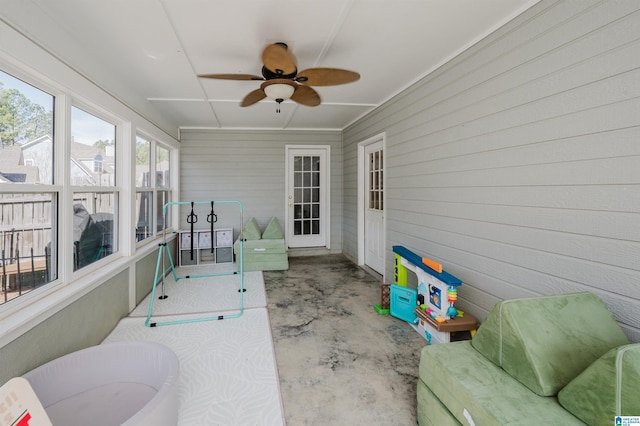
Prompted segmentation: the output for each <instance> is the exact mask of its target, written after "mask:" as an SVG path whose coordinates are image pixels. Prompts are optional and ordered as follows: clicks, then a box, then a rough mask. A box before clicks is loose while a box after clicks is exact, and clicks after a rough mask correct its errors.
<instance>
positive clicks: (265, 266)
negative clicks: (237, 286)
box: [233, 217, 289, 272]
mask: <svg viewBox="0 0 640 426" xmlns="http://www.w3.org/2000/svg"><path fill="white" fill-rule="evenodd" d="M240 241H242V246H243V247H242V253H243V261H244V270H245V271H247V272H248V271H283V270H286V269H289V256H288V254H287V247H286V243H285V240H284V232H282V228H281V227H280V223H279V222H278V219H276V218H275V217H273V218H271V220H270V221H269V224H268V225H267V227H266V228H265V230H264V232H260V227H259V226H258V222H257V221H256V219H255V218H251V219H249V221H248V222H247V223H246V225H245V226H244V228H243V229H242V233H241V234H240V236H239V237H238V239H237V240H236V242H235V243H234V245H233V251H234V253H235V255H236V261H238V259H239V258H240Z"/></svg>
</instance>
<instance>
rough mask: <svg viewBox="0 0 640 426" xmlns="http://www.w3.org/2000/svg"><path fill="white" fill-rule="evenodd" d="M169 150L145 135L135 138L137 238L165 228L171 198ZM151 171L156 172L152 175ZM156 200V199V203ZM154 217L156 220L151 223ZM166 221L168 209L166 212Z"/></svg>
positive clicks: (141, 238) (146, 236)
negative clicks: (167, 205)
mask: <svg viewBox="0 0 640 426" xmlns="http://www.w3.org/2000/svg"><path fill="white" fill-rule="evenodd" d="M169 169H170V151H169V150H168V149H167V148H165V147H163V146H162V145H160V144H159V143H157V142H156V141H150V140H149V139H147V138H145V137H143V136H137V138H136V220H137V226H136V241H142V240H144V239H146V238H148V237H150V236H152V235H153V229H154V223H155V230H156V232H161V231H162V230H163V229H164V221H165V217H164V214H163V208H164V205H165V204H166V203H167V202H169V200H170V199H171V192H170V185H171V180H170V175H169ZM152 170H155V173H154V174H152V172H151V171H152ZM154 200H155V202H154ZM153 218H155V222H152V220H153ZM167 222H168V223H170V221H169V212H168V211H167Z"/></svg>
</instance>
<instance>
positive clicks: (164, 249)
mask: <svg viewBox="0 0 640 426" xmlns="http://www.w3.org/2000/svg"><path fill="white" fill-rule="evenodd" d="M216 203H218V204H236V205H237V206H238V209H239V216H240V227H239V229H240V230H241V231H242V226H243V217H242V203H241V202H240V201H235V200H222V201H216ZM183 204H190V205H191V206H192V209H193V206H194V205H197V204H211V206H212V209H213V201H172V202H169V203H167V204H165V205H164V208H163V209H162V214H163V217H164V224H165V225H164V226H165V228H164V229H163V241H162V243H161V244H159V246H160V248H159V250H158V260H157V262H156V273H155V277H154V279H153V289H152V290H151V300H150V303H149V312H148V313H147V320H146V321H145V323H144V325H145V326H147V327H160V326H163V325H175V324H187V323H193V322H203V321H219V320H223V319H230V318H238V317H240V316H242V314H243V313H244V293H245V288H244V260H243V253H244V250H243V248H244V247H243V246H244V242H243V240H242V238H240V255H239V256H238V257H239V259H238V272H221V273H213V274H201V275H184V276H178V274H177V273H176V269H175V265H174V262H173V257H172V256H171V250H169V248H168V246H167V232H166V227H167V220H166V219H167V208H168V207H169V206H172V205H183ZM216 219H217V217H216ZM212 228H213V224H212ZM211 238H212V239H213V238H214V235H213V233H212V234H211ZM192 241H193V240H192ZM165 253H166V254H167V258H168V259H169V268H168V269H166V268H165V264H164V258H165V256H164V254H165ZM161 265H162V270H161V269H160V266H161ZM169 271H171V273H172V274H173V279H174V280H175V281H176V282H178V281H179V280H182V279H185V278H206V277H219V276H225V275H239V276H240V288H239V289H238V293H239V294H240V301H239V304H240V306H239V308H238V311H237V312H236V313H232V314H229V315H216V316H210V317H202V318H193V319H184V320H176V321H164V322H151V316H152V314H153V303H154V301H155V298H156V288H157V286H158V284H159V283H160V284H161V289H162V295H161V296H160V297H158V299H160V300H164V299H166V298H167V297H169V296H167V295H166V294H165V292H164V277H165V275H166V274H167V273H168V272H169Z"/></svg>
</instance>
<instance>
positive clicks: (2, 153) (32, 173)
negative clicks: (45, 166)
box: [0, 145, 38, 183]
mask: <svg viewBox="0 0 640 426" xmlns="http://www.w3.org/2000/svg"><path fill="white" fill-rule="evenodd" d="M0 177H1V178H2V181H3V182H5V183H6V182H16V183H25V182H37V181H38V168H37V167H35V166H25V165H24V158H23V156H22V147H21V146H19V145H12V146H5V147H2V148H0Z"/></svg>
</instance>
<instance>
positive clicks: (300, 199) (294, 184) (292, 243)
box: [286, 146, 330, 247]
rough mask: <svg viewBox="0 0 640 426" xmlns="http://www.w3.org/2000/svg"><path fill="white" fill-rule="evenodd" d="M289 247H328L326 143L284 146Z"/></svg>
mask: <svg viewBox="0 0 640 426" xmlns="http://www.w3.org/2000/svg"><path fill="white" fill-rule="evenodd" d="M286 151H287V225H286V236H287V245H288V246H289V247H329V236H328V232H329V202H328V200H329V196H328V194H329V158H330V155H329V146H304V147H302V146H287V148H286Z"/></svg>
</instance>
